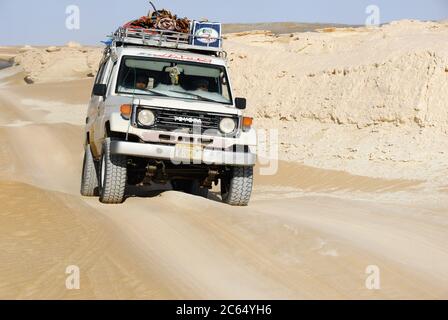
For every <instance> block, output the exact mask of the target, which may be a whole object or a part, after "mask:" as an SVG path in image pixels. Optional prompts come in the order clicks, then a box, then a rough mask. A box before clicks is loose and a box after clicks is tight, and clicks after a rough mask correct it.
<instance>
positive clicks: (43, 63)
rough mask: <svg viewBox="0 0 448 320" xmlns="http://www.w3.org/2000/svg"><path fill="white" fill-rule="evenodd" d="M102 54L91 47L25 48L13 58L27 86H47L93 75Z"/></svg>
mask: <svg viewBox="0 0 448 320" xmlns="http://www.w3.org/2000/svg"><path fill="white" fill-rule="evenodd" d="M101 55H102V50H101V49H100V48H94V47H90V48H89V47H78V46H76V45H73V46H72V47H54V46H51V47H48V48H45V49H40V48H28V49H27V50H24V51H22V52H20V53H19V54H18V55H17V56H16V57H15V58H14V62H15V64H16V65H20V66H21V67H22V68H23V69H24V71H25V73H26V74H27V79H29V80H30V79H31V80H32V81H27V83H48V82H58V81H68V80H78V79H84V78H89V77H92V76H94V75H95V74H96V72H97V68H98V64H99V61H100V59H101Z"/></svg>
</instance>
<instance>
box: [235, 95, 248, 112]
mask: <svg viewBox="0 0 448 320" xmlns="http://www.w3.org/2000/svg"><path fill="white" fill-rule="evenodd" d="M246 104H247V101H246V98H235V107H236V108H237V109H240V110H244V109H246Z"/></svg>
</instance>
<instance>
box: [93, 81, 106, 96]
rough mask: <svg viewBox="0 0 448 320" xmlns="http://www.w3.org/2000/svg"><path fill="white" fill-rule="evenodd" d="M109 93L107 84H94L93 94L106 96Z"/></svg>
mask: <svg viewBox="0 0 448 320" xmlns="http://www.w3.org/2000/svg"><path fill="white" fill-rule="evenodd" d="M106 93H107V85H105V84H99V83H98V84H95V85H94V86H93V95H94V96H98V97H104V96H106Z"/></svg>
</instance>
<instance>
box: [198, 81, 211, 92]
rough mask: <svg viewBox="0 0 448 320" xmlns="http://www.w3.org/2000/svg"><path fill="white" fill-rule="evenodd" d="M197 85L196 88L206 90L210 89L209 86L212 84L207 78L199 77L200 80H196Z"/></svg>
mask: <svg viewBox="0 0 448 320" xmlns="http://www.w3.org/2000/svg"><path fill="white" fill-rule="evenodd" d="M195 85H196V90H199V91H206V92H208V91H209V86H210V84H209V82H208V80H207V79H199V80H196V81H195Z"/></svg>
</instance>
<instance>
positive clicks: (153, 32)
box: [112, 21, 223, 54]
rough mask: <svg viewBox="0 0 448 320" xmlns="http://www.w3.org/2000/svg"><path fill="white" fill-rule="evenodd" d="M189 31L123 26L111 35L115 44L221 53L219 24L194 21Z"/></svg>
mask: <svg viewBox="0 0 448 320" xmlns="http://www.w3.org/2000/svg"><path fill="white" fill-rule="evenodd" d="M191 31H192V32H193V33H183V32H177V31H171V30H161V29H145V28H142V27H133V26H129V25H125V26H123V27H120V28H118V30H117V31H116V32H115V33H114V34H113V35H112V41H113V42H114V43H115V44H118V43H122V44H131V45H139V46H150V47H161V48H170V49H179V50H189V51H199V52H204V53H209V54H212V53H215V54H219V53H221V52H223V49H222V37H221V25H220V24H218V23H209V22H204V23H203V22H197V21H194V22H193V26H192V28H191Z"/></svg>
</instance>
